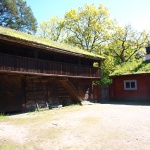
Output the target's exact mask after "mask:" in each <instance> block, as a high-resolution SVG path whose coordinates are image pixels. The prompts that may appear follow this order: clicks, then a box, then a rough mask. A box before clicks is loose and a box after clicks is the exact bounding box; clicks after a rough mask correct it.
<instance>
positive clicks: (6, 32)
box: [0, 27, 104, 59]
mask: <svg viewBox="0 0 150 150" xmlns="http://www.w3.org/2000/svg"><path fill="white" fill-rule="evenodd" d="M0 36H7V37H9V38H13V39H14V40H15V39H16V40H17V42H18V41H24V42H28V43H30V44H32V43H33V45H34V46H36V45H38V46H40V45H41V46H45V47H46V49H47V50H50V49H51V48H52V47H54V48H56V49H57V50H59V49H61V50H63V51H66V53H67V52H71V53H74V54H80V55H82V56H86V57H93V58H98V59H104V57H102V56H100V55H97V54H93V53H90V52H88V51H85V50H83V49H79V48H77V47H73V46H70V45H67V44H63V43H58V42H55V41H49V40H46V39H43V38H39V37H37V36H34V35H30V34H27V33H24V32H20V31H16V30H13V29H10V28H3V27H0ZM49 48H50V49H49Z"/></svg>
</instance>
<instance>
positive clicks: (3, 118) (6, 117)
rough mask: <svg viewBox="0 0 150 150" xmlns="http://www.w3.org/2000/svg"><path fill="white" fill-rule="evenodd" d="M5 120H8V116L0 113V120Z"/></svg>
mask: <svg viewBox="0 0 150 150" xmlns="http://www.w3.org/2000/svg"><path fill="white" fill-rule="evenodd" d="M6 120H8V116H6V115H5V114H3V113H0V121H6Z"/></svg>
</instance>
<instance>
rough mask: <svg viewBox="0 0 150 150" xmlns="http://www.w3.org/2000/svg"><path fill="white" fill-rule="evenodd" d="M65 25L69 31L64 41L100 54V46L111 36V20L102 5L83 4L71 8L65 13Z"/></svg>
mask: <svg viewBox="0 0 150 150" xmlns="http://www.w3.org/2000/svg"><path fill="white" fill-rule="evenodd" d="M65 27H66V29H67V30H68V31H69V32H70V34H69V36H68V38H67V39H66V40H65V42H66V43H69V44H71V45H73V46H77V47H79V48H82V49H85V50H87V51H89V52H93V53H96V54H101V51H100V49H101V47H102V46H103V44H104V43H106V41H107V40H109V39H110V37H111V30H112V29H113V22H112V21H111V20H110V18H109V13H108V10H107V8H105V7H104V6H103V5H101V4H100V5H98V7H96V6H95V5H88V4H85V5H84V7H83V8H81V7H79V9H78V11H76V10H75V9H71V10H70V11H69V12H67V13H66V14H65Z"/></svg>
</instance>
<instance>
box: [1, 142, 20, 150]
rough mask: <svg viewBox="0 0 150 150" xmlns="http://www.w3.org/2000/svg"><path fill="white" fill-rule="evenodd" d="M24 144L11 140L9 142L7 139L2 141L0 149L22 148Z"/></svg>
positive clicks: (14, 149) (12, 149)
mask: <svg viewBox="0 0 150 150" xmlns="http://www.w3.org/2000/svg"><path fill="white" fill-rule="evenodd" d="M21 148H22V146H20V145H18V144H16V143H14V142H12V141H10V140H9V142H7V141H0V149H1V150H16V149H18V150H19V149H21Z"/></svg>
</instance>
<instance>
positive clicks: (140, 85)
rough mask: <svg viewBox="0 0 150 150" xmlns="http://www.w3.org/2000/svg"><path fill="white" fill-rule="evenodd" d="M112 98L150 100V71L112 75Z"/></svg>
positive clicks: (132, 100)
mask: <svg viewBox="0 0 150 150" xmlns="http://www.w3.org/2000/svg"><path fill="white" fill-rule="evenodd" d="M111 78H112V84H111V85H110V99H111V100H119V101H131V102H134V101H138V102H143V101H144V102H145V101H148V102H150V73H137V74H128V75H120V76H111Z"/></svg>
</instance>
